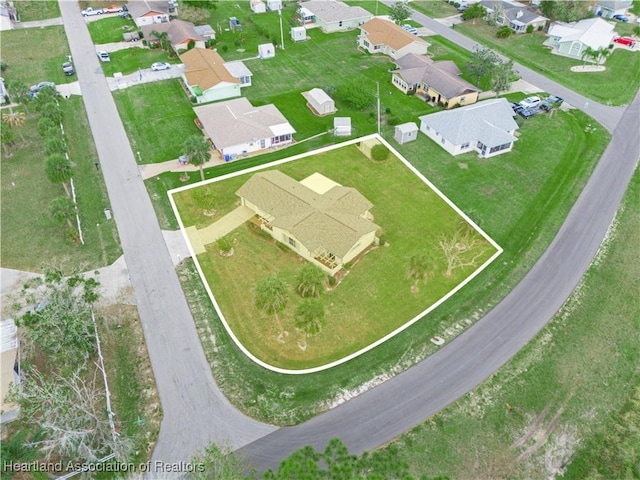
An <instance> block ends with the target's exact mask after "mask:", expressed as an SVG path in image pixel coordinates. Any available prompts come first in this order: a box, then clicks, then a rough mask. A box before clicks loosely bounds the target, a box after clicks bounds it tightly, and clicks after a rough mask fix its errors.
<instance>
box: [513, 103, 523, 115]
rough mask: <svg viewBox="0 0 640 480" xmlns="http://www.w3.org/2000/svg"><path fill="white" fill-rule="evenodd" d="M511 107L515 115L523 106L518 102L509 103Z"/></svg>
mask: <svg viewBox="0 0 640 480" xmlns="http://www.w3.org/2000/svg"><path fill="white" fill-rule="evenodd" d="M511 109H512V110H513V116H514V117H515V116H516V115H517V114H519V113H520V112H521V111H522V110H523V109H524V107H523V106H522V105H520V104H519V103H512V104H511Z"/></svg>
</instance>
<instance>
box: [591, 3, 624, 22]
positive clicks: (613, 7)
mask: <svg viewBox="0 0 640 480" xmlns="http://www.w3.org/2000/svg"><path fill="white" fill-rule="evenodd" d="M632 6H633V0H597V1H596V4H595V5H594V6H593V13H594V14H596V15H597V16H598V17H602V18H611V17H613V16H614V15H626V14H627V13H628V12H629V9H630V8H631V7H632Z"/></svg>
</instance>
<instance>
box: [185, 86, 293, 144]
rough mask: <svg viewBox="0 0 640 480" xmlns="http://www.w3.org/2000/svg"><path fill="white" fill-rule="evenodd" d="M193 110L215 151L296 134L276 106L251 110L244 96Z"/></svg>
mask: <svg viewBox="0 0 640 480" xmlns="http://www.w3.org/2000/svg"><path fill="white" fill-rule="evenodd" d="M193 111H194V112H195V113H196V115H197V116H198V118H199V119H200V122H202V126H203V128H204V130H205V132H206V133H207V136H208V137H209V138H210V139H211V140H212V141H213V143H214V144H215V146H216V148H218V149H222V148H227V147H232V146H234V145H240V144H243V143H249V142H253V141H257V140H260V139H263V138H271V137H273V136H276V135H286V134H289V133H290V134H294V133H296V131H295V130H294V128H293V127H292V126H291V125H290V124H289V122H288V121H287V119H286V118H285V117H284V115H282V113H280V110H278V109H277V108H276V107H275V105H272V104H269V105H263V106H261V107H254V106H253V105H251V103H250V102H249V100H247V99H246V98H244V97H240V98H235V99H233V100H228V101H226V102H219V103H213V104H210V105H202V106H200V107H194V108H193Z"/></svg>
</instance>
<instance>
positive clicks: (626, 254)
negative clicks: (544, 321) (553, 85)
mask: <svg viewBox="0 0 640 480" xmlns="http://www.w3.org/2000/svg"><path fill="white" fill-rule="evenodd" d="M623 205H624V207H623V208H622V209H621V210H620V212H619V213H618V217H617V221H616V223H615V225H616V227H615V230H614V232H615V233H614V234H613V235H612V236H610V237H609V239H608V240H607V242H606V243H605V248H604V249H603V250H602V251H601V252H600V254H599V256H598V257H597V259H596V262H595V263H594V264H593V265H592V266H591V268H590V269H589V271H588V272H587V274H586V276H585V278H584V279H583V281H582V283H581V284H580V286H579V287H578V289H577V290H576V292H575V293H574V294H573V296H572V297H571V299H570V300H569V301H568V302H567V303H566V305H565V306H564V307H563V308H562V310H561V311H560V312H559V313H558V314H557V315H556V317H555V318H554V319H553V321H552V322H551V323H550V324H549V325H548V326H547V327H546V328H545V329H544V330H543V331H542V332H541V333H540V334H539V335H538V336H537V338H536V339H535V340H533V341H532V342H531V343H530V344H529V345H527V346H526V347H525V348H524V349H523V350H522V351H521V352H520V353H519V354H518V355H517V356H516V357H515V358H514V359H513V360H512V361H510V362H509V363H508V364H507V365H506V366H505V367H503V368H502V369H501V370H500V371H499V372H498V373H497V374H495V375H494V376H493V377H492V378H491V379H490V380H488V381H487V382H485V383H483V384H482V385H481V386H480V387H478V388H477V389H476V390H474V391H473V392H471V393H469V394H468V395H466V396H465V397H464V398H463V399H461V400H460V401H458V402H456V403H455V404H453V405H451V406H450V407H448V408H446V409H445V410H443V411H442V412H440V413H438V414H437V415H435V416H433V417H432V418H431V419H429V421H427V422H426V423H424V424H423V425H421V426H419V427H417V428H415V429H414V430H412V431H411V432H410V433H408V434H406V435H404V436H402V437H401V438H400V439H399V440H398V441H397V442H395V443H394V446H395V447H399V448H400V452H401V456H402V457H403V459H404V460H405V461H407V462H408V463H409V464H410V465H411V468H412V470H413V473H414V475H415V476H416V477H419V476H420V475H425V474H429V475H431V476H436V475H445V476H448V477H449V478H452V479H454V478H456V479H457V478H460V479H462V478H556V477H557V475H558V474H561V473H562V472H563V471H564V470H565V466H566V464H567V463H569V462H570V461H571V460H572V459H573V458H575V459H577V460H576V461H574V462H571V463H569V465H568V468H567V471H566V473H565V474H564V476H563V477H562V478H565V479H572V480H573V479H584V478H594V479H595V478H603V479H604V478H616V479H631V478H637V476H638V471H637V464H638V461H640V450H639V446H640V433H639V431H638V430H637V427H634V426H633V425H636V426H637V424H638V417H639V416H640V408H639V405H638V403H637V398H638V397H637V395H638V394H637V391H638V388H640V376H639V373H638V370H637V366H638V362H639V361H640V350H638V348H637V347H638V342H637V339H638V338H639V336H640V305H639V302H638V297H637V295H636V293H637V292H638V289H639V288H640V283H639V279H640V269H639V266H638V262H636V261H635V259H636V258H637V253H638V247H637V237H638V231H639V230H640V209H639V205H640V176H638V175H635V179H634V180H633V182H632V184H631V188H630V190H629V192H628V193H627V195H626V198H625V201H624V204H623ZM587 352H588V353H587ZM634 395H635V397H634ZM633 398H635V404H634V403H633V402H634V400H633ZM625 415H626V416H627V420H626V421H625V420H624V416H625ZM632 419H633V421H635V423H632ZM634 428H636V429H635V430H634ZM633 472H635V473H633Z"/></svg>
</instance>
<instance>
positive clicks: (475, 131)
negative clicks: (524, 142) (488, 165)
mask: <svg viewBox="0 0 640 480" xmlns="http://www.w3.org/2000/svg"><path fill="white" fill-rule="evenodd" d="M517 129H518V124H517V123H516V122H515V120H514V119H513V110H512V109H511V106H510V105H509V102H508V101H507V100H506V99H505V98H495V99H491V100H485V101H482V102H478V103H476V104H475V105H469V106H466V107H460V108H456V109H453V110H443V111H441V112H436V113H432V114H430V115H423V116H422V117H420V131H421V132H422V133H424V134H425V135H426V136H427V137H429V138H430V139H431V140H433V141H434V142H436V143H437V144H438V145H440V146H441V147H442V148H444V149H445V150H446V151H447V152H449V153H450V154H451V155H460V154H461V153H468V152H477V153H478V155H479V156H480V157H482V158H489V157H494V156H496V155H500V154H502V153H507V152H510V151H511V149H512V148H513V143H514V142H515V141H516V140H517V138H516V137H515V132H516V130H517Z"/></svg>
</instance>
